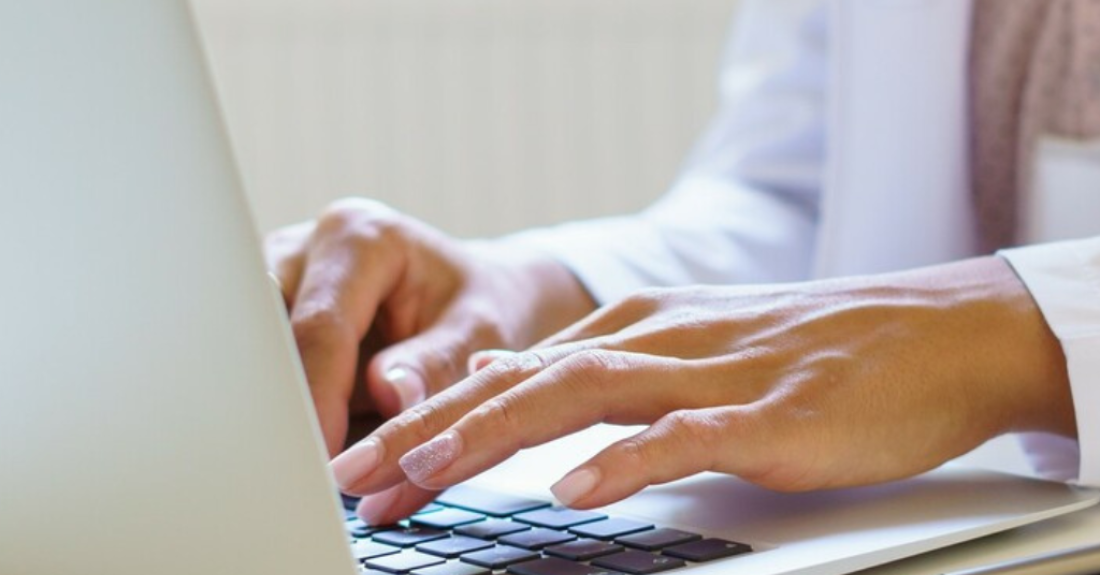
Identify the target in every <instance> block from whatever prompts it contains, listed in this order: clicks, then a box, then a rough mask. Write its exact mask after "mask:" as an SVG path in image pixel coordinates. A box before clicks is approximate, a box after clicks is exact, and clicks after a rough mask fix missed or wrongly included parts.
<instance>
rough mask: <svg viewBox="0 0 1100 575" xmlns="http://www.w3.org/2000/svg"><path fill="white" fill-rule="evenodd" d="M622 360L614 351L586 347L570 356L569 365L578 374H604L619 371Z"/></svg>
mask: <svg viewBox="0 0 1100 575" xmlns="http://www.w3.org/2000/svg"><path fill="white" fill-rule="evenodd" d="M621 363H622V362H621V361H620V360H619V358H618V356H616V355H615V353H614V352H610V351H607V350H603V349H586V350H583V351H579V352H577V353H575V354H573V355H571V356H570V357H569V359H568V360H567V365H568V368H569V369H570V371H572V372H573V373H574V374H577V375H584V374H588V375H603V374H607V373H610V372H613V371H618V370H619V369H620V367H621Z"/></svg>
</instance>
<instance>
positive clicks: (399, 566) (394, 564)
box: [363, 551, 443, 573]
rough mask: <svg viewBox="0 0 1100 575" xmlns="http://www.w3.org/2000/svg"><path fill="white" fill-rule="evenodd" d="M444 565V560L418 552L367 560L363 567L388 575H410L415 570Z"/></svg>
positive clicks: (406, 552) (405, 552)
mask: <svg viewBox="0 0 1100 575" xmlns="http://www.w3.org/2000/svg"><path fill="white" fill-rule="evenodd" d="M441 564H443V559H440V558H439V557H436V556H435V555H425V554H424V553H417V552H416V551H404V552H401V553H398V554H396V555H386V556H384V557H375V558H374V559H367V561H366V562H365V563H363V565H365V566H367V567H368V568H370V569H378V570H379V571H385V572H387V573H408V572H409V571H412V570H413V569H421V568H423V567H430V566H432V565H441Z"/></svg>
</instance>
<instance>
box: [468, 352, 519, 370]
mask: <svg viewBox="0 0 1100 575" xmlns="http://www.w3.org/2000/svg"><path fill="white" fill-rule="evenodd" d="M515 353H516V352H514V351H508V350H506V349H483V350H481V351H475V352H474V353H473V354H471V355H470V359H468V360H466V371H467V372H468V373H470V374H471V375H472V374H475V373H477V372H479V371H481V370H482V369H485V368H486V367H488V366H489V364H490V363H493V362H494V361H496V360H498V359H500V358H502V357H508V356H509V355H515Z"/></svg>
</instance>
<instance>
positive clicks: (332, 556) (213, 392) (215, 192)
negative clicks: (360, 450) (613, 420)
mask: <svg viewBox="0 0 1100 575" xmlns="http://www.w3.org/2000/svg"><path fill="white" fill-rule="evenodd" d="M0 199H2V203H0V266H2V270H3V271H2V274H3V277H2V280H0V302H2V305H3V310H4V311H3V314H2V315H0V573H3V574H5V575H61V574H69V573H85V574H105V575H106V574H110V575H148V574H150V573H157V574H158V575H197V574H202V575H219V574H225V575H278V574H288V575H289V574H295V575H301V574H304V573H309V574H314V575H352V574H354V573H356V572H358V571H362V570H364V569H365V568H364V567H363V566H362V563H363V562H366V564H367V565H369V566H370V567H369V568H371V569H378V568H379V565H381V567H382V568H383V569H382V570H383V571H385V568H389V569H390V571H401V568H400V567H395V566H394V565H396V562H394V561H391V562H388V563H387V562H382V563H379V562H377V561H375V562H374V563H372V561H373V560H372V559H370V558H367V559H364V561H357V560H356V559H354V558H353V555H352V547H350V546H349V543H350V542H351V537H350V536H349V530H348V529H349V527H350V528H351V529H352V530H353V531H354V529H355V527H356V526H355V521H354V520H352V521H350V522H349V521H347V519H348V517H347V516H346V514H345V512H344V510H343V509H342V506H341V503H340V500H339V498H338V496H337V494H336V493H335V491H334V489H333V482H332V480H331V478H330V476H329V473H328V471H327V469H326V458H325V456H324V451H323V449H322V447H321V442H320V439H319V433H318V426H317V422H316V421H315V419H314V415H313V411H312V408H311V406H310V402H309V398H308V394H307V389H306V384H305V381H304V378H303V375H302V370H301V368H300V366H299V364H298V361H297V359H296V355H295V352H294V343H293V341H292V339H291V337H290V334H289V330H288V327H287V324H286V321H285V317H284V312H283V310H282V307H281V302H280V299H279V297H278V295H277V294H276V293H274V291H273V289H272V287H271V286H270V285H269V283H268V280H267V278H266V275H265V270H264V268H263V263H262V261H263V260H262V258H261V253H260V247H259V241H258V239H257V234H256V232H255V230H254V229H253V226H252V225H251V223H250V221H249V216H248V209H247V207H246V204H245V200H244V197H243V195H242V193H241V183H240V181H239V179H238V176H237V172H236V168H235V166H234V162H233V159H232V156H231V153H230V148H229V146H228V144H227V140H226V136H225V131H224V127H223V125H222V122H221V120H220V118H219V113H218V108H217V106H216V103H215V97H214V93H213V92H212V90H211V86H210V82H209V80H208V76H207V73H206V70H205V68H204V62H203V58H202V56H201V52H200V48H199V45H198V43H197V42H196V36H195V32H194V29H193V24H192V18H191V15H190V13H189V6H188V5H187V4H186V2H184V1H183V0H101V1H97V2H89V1H87V0H33V1H16V0H3V1H0ZM620 433H623V430H619V429H615V428H597V429H595V430H592V431H591V432H589V434H588V435H584V436H580V437H574V438H569V439H566V440H564V441H562V442H558V443H556V444H551V445H549V446H547V447H545V448H542V449H539V450H534V451H531V452H527V453H524V454H521V455H520V456H518V457H517V458H515V459H514V460H512V461H511V462H509V463H508V464H506V465H505V466H502V467H501V468H498V469H496V470H494V471H492V472H490V473H487V474H485V475H484V476H482V477H480V478H478V479H477V480H476V481H475V482H474V483H479V484H480V486H481V487H482V488H486V489H489V490H493V491H494V492H496V493H501V494H504V495H501V496H502V497H511V498H512V499H508V500H509V501H515V500H516V498H517V496H518V497H519V499H520V500H526V501H530V500H531V499H535V500H540V499H545V500H546V501H549V493H548V491H547V489H546V488H547V486H548V485H549V484H550V483H551V482H552V481H553V480H554V479H555V478H557V477H558V476H559V475H560V473H561V472H563V471H565V470H566V469H568V468H569V466H570V465H573V464H575V463H577V462H578V461H579V460H580V459H581V458H583V457H585V456H586V455H587V454H588V453H586V452H589V451H590V450H591V449H593V448H594V447H596V446H597V445H598V444H599V443H600V442H602V441H606V440H607V438H608V437H609V436H611V435H615V434H620ZM460 495H462V494H461V493H459V494H458V495H455V496H454V497H452V499H454V498H457V499H458V501H451V503H452V504H455V505H457V506H458V507H462V506H465V507H467V508H473V509H474V511H469V510H467V513H473V514H475V515H476V514H477V509H479V504H477V503H476V502H475V503H469V501H466V503H463V501H462V500H461V499H462V498H461V497H460ZM444 500H445V501H447V499H446V497H445V498H444ZM1096 500H1097V496H1096V495H1095V494H1093V493H1089V492H1084V491H1078V490H1075V489H1073V488H1070V487H1067V486H1064V485H1061V484H1050V483H1043V482H1037V481H1030V480H1024V479H1019V478H1013V477H1008V476H1001V475H995V474H991V473H984V472H976V471H968V470H965V469H950V468H945V469H941V470H938V471H935V472H933V473H930V474H928V475H925V476H922V477H919V478H916V479H912V480H909V481H904V482H900V483H895V484H890V485H884V486H880V487H873V488H867V489H856V490H847V491H834V492H827V493H819V494H807V495H779V494H775V493H770V492H767V491H763V490H760V489H757V488H754V487H752V486H749V485H747V484H745V483H742V482H740V481H738V480H736V479H733V478H729V477H723V476H717V475H702V476H698V477H695V478H693V479H690V480H687V481H681V482H677V483H673V484H670V485H667V486H664V487H660V488H655V489H650V490H647V491H646V492H644V493H642V494H641V495H638V496H636V497H634V498H632V499H630V500H628V501H626V502H624V503H621V504H618V505H615V506H612V507H610V508H608V509H606V510H604V511H602V512H603V513H605V514H607V515H609V516H612V517H616V518H622V519H628V520H632V521H633V522H634V523H630V522H620V523H618V525H620V526H621V525H637V524H639V523H640V524H643V525H647V526H648V525H653V526H656V527H663V528H673V529H677V530H680V531H683V532H687V533H689V534H694V535H689V538H690V537H694V536H698V537H697V538H696V540H698V538H705V539H718V540H723V541H730V542H736V543H738V544H744V546H745V547H738V548H737V549H738V550H739V551H744V552H743V553H738V554H737V555H735V556H732V557H726V558H720V559H714V560H702V558H700V560H699V561H693V560H687V561H684V562H683V563H680V561H682V559H681V558H678V557H677V556H676V554H674V553H665V550H664V549H663V548H662V547H661V546H660V545H657V546H652V545H651V546H650V548H646V547H645V546H634V547H631V546H629V545H624V547H628V548H630V549H633V550H634V551H635V552H638V551H640V552H644V553H651V554H652V555H653V556H654V557H655V558H656V559H655V560H654V569H657V568H661V567H662V566H675V567H677V569H678V570H679V572H683V573H685V574H689V573H690V574H692V575H701V574H705V573H728V572H734V571H736V572H741V573H754V574H779V573H819V574H831V573H842V572H850V571H853V570H856V569H860V568H864V567H869V566H872V565H876V564H881V563H884V562H887V561H891V560H895V559H899V558H902V557H905V556H909V555H912V554H916V553H920V552H923V551H927V550H930V549H933V548H936V547H940V546H944V545H949V544H952V543H955V542H959V541H963V540H966V539H970V538H974V537H978V536H982V535H986V534H989V533H993V532H995V531H999V530H1003V529H1008V528H1011V527H1014V526H1018V525H1022V524H1025V523H1029V522H1033V521H1038V520H1041V519H1044V518H1048V517H1052V516H1055V515H1059V514H1062V513H1067V512H1070V511H1074V510H1077V509H1081V508H1084V507H1087V506H1089V505H1092V504H1093V503H1095V502H1096ZM481 507H484V506H483V505H482V506H481ZM426 511H433V510H426ZM443 511H446V510H443ZM482 511H486V512H491V511H492V510H491V509H488V510H486V509H482ZM434 512H440V511H439V510H438V509H437V510H435V511H434ZM498 514H500V515H503V518H498V519H496V521H513V522H517V523H523V518H521V517H517V516H513V515H509V514H508V513H507V512H499V513H498ZM451 515H452V517H453V516H455V515H461V514H455V513H451ZM482 515H485V514H482ZM429 516H430V513H426V514H425V515H424V517H429ZM437 517H444V516H437ZM466 517H467V518H469V517H470V515H467V516H466ZM477 521H478V520H477V519H476V518H475V521H474V522H475V523H476V522H477ZM427 523H430V521H427ZM427 529H428V527H423V528H413V529H407V530H405V531H408V532H410V533H413V534H416V533H423V532H425V530H427ZM448 529H449V528H448ZM570 529H574V530H575V529H576V527H575V526H573V527H569V526H566V527H565V528H563V529H561V530H562V531H563V532H567V533H568V532H569V531H570ZM443 530H444V531H446V529H443ZM467 531H469V530H467ZM589 531H591V530H589ZM581 532H582V533H583V532H584V530H581ZM383 533H385V532H383ZM390 533H391V537H390V541H392V539H393V538H392V531H390ZM574 534H575V533H574ZM359 536H360V537H359V539H360V541H361V542H360V544H358V545H359V547H360V548H361V549H360V551H361V550H362V548H366V547H369V545H367V544H368V543H376V544H378V545H386V543H383V541H385V540H386V537H385V536H379V535H377V534H368V533H359ZM442 537H444V538H445V537H449V535H447V534H446V533H445V534H444V535H443V536H442ZM376 539H377V541H376ZM604 539H605V542H610V543H612V544H614V545H618V543H617V541H618V540H620V539H623V540H625V541H627V542H629V541H630V539H627V538H626V536H622V535H621V534H619V535H614V536H607V537H605V538H604ZM643 539H644V538H643ZM436 540H437V541H438V540H442V539H438V538H437V539H436ZM635 541H636V539H635ZM489 543H490V546H493V545H498V546H499V545H504V543H501V542H499V541H489ZM393 546H394V547H397V548H398V551H395V552H394V553H390V554H389V555H390V556H399V557H405V556H411V555H412V554H414V553H421V554H428V555H430V553H426V552H424V551H423V550H419V551H418V550H416V549H415V547H416V546H415V545H407V546H405V547H402V546H401V545H400V544H398V545H393ZM747 548H751V551H749V550H748V549H747ZM534 555H535V557H533V558H532V557H529V558H528V559H526V560H525V561H524V562H522V563H517V564H515V565H520V567H516V566H515V565H513V566H512V567H511V570H512V572H518V573H523V572H528V573H530V572H538V571H537V570H536V571H532V569H535V567H533V566H539V567H538V569H542V568H544V567H545V568H546V569H550V568H556V569H558V572H561V573H610V572H613V571H619V572H622V571H623V569H613V568H609V567H601V566H600V565H599V564H598V563H599V562H598V561H595V564H594V563H593V561H594V560H589V561H577V562H573V563H571V564H568V563H562V562H560V561H559V562H547V561H544V560H543V559H542V557H543V556H544V555H546V552H544V551H543V550H541V549H536V550H535V553H534ZM681 555H682V554H681ZM662 558H669V559H662ZM697 558H699V557H697ZM437 563H439V564H438V565H435V564H433V566H426V567H416V568H414V569H413V570H414V572H416V573H417V574H418V575H419V573H420V572H427V573H433V574H434V573H442V572H445V570H446V569H451V571H452V572H461V571H462V568H461V567H456V565H458V566H462V565H467V566H472V567H471V569H476V568H477V565H476V563H473V562H470V561H465V560H464V558H463V557H461V556H460V557H458V558H454V559H450V560H440V561H438V562H437ZM523 565H527V567H522V566H523ZM563 565H572V566H573V567H569V569H572V571H569V569H566V568H565V567H563ZM680 565H683V566H680ZM429 569H430V570H431V571H427V570H429ZM525 569H526V571H524V570H525ZM547 572H549V571H547ZM674 572H676V571H674Z"/></svg>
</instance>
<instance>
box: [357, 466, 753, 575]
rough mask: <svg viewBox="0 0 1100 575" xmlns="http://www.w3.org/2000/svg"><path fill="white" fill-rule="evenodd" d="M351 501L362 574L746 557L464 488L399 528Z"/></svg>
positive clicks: (568, 570)
mask: <svg viewBox="0 0 1100 575" xmlns="http://www.w3.org/2000/svg"><path fill="white" fill-rule="evenodd" d="M357 502H358V501H357V500H356V499H354V498H350V497H344V507H345V509H346V518H347V521H346V526H347V532H348V535H349V536H350V539H351V550H352V553H353V555H354V556H355V559H356V560H357V561H358V562H359V563H360V573H361V574H363V575H383V574H385V575H394V574H397V575H404V574H411V575H490V574H503V573H507V574H509V575H644V574H648V573H662V572H665V571H670V570H673V569H677V568H680V567H685V566H688V565H691V564H693V563H706V562H710V561H716V560H718V559H724V558H727V557H733V556H736V555H742V554H744V553H750V552H752V547H751V546H749V545H747V544H745V543H738V542H736V541H727V540H724V539H715V538H704V537H703V536H702V535H699V534H697V533H691V532H688V531H681V530H679V529H671V528H668V527H660V526H657V525H651V524H649V523H645V522H642V521H636V520H633V519H626V518H620V517H608V516H607V515H604V514H602V513H598V512H595V511H576V510H572V509H565V508H561V507H552V506H551V504H550V503H549V502H547V501H541V500H538V499H529V498H525V497H517V496H514V495H509V494H503V493H496V492H492V491H486V490H482V489H477V488H473V487H467V486H464V485H460V486H458V487H453V488H451V489H449V490H447V491H446V492H444V493H443V494H441V495H440V497H439V499H437V500H436V501H435V502H434V503H432V504H430V505H428V506H426V507H424V508H423V509H421V510H420V511H419V512H417V513H416V514H415V515H413V516H412V517H410V518H409V519H406V520H404V521H401V522H400V523H399V524H397V525H388V526H384V527H374V526H370V525H367V524H365V523H364V522H363V521H362V520H360V519H358V518H357V517H356V516H355V505H356V503H357Z"/></svg>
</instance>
